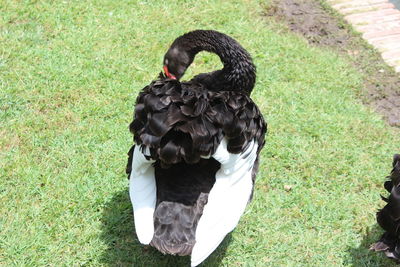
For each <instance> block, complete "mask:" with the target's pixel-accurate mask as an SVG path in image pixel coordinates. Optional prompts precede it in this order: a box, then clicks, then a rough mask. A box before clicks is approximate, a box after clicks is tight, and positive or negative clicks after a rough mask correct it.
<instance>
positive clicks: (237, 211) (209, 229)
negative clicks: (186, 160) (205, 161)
mask: <svg viewBox="0 0 400 267" xmlns="http://www.w3.org/2000/svg"><path fill="white" fill-rule="evenodd" d="M257 148H258V144H256V143H255V142H254V141H252V142H251V143H250V145H249V147H248V148H247V149H246V151H244V152H243V153H241V154H231V153H229V152H228V151H227V141H226V140H225V139H223V140H222V141H221V144H220V145H219V146H218V148H217V151H216V153H215V154H214V155H213V157H214V158H215V159H216V160H218V161H219V162H220V163H221V169H220V170H218V172H217V173H216V175H215V184H214V186H213V188H212V189H211V191H210V193H209V195H208V202H207V204H206V205H205V207H204V211H203V215H202V216H201V218H200V220H199V223H198V225H197V229H196V243H195V245H194V247H193V251H192V255H191V266H197V265H198V264H200V263H201V262H202V261H204V260H205V259H206V258H207V257H208V256H209V255H210V254H211V253H212V252H213V251H214V250H215V249H216V248H217V247H218V245H219V244H220V243H221V242H222V240H223V239H224V237H225V236H226V235H227V234H228V233H229V232H231V231H232V230H233V229H234V228H235V227H236V225H237V224H238V222H239V219H240V217H241V215H242V214H243V212H244V210H245V208H246V205H247V203H248V201H249V198H250V195H251V191H252V188H253V182H252V169H253V166H254V162H255V160H256V157H257Z"/></svg>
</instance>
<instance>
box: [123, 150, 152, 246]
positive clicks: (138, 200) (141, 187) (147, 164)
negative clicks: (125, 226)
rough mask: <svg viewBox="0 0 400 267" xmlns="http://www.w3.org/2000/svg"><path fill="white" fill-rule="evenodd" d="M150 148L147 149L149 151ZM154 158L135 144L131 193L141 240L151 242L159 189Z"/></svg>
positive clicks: (143, 242) (137, 232)
mask: <svg viewBox="0 0 400 267" xmlns="http://www.w3.org/2000/svg"><path fill="white" fill-rule="evenodd" d="M147 151H148V149H147V148H146V149H145V152H147ZM153 162H154V160H147V159H146V158H145V156H144V154H143V153H142V152H141V151H140V148H139V146H137V145H136V146H135V149H134V152H133V159H132V172H131V176H130V179H129V195H130V198H131V202H132V206H133V215H134V218H135V229H136V234H137V236H138V239H139V242H140V243H142V244H145V245H147V244H149V243H150V242H151V240H152V239H153V235H154V223H153V214H154V209H155V206H156V199H157V191H156V181H155V176H154V167H153V166H152V165H151V164H152V163H153Z"/></svg>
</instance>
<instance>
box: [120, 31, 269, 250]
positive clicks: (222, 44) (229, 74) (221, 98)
mask: <svg viewBox="0 0 400 267" xmlns="http://www.w3.org/2000/svg"><path fill="white" fill-rule="evenodd" d="M202 50H206V51H209V52H213V53H216V54H217V55H219V56H220V58H221V61H222V62H223V64H224V68H223V69H222V70H219V71H214V72H211V73H205V74H200V75H197V76H195V77H194V78H193V79H192V80H191V81H189V82H180V81H179V80H178V79H179V78H181V77H182V75H183V74H184V72H185V71H186V69H187V67H188V66H189V65H190V64H191V63H192V61H193V59H194V57H195V55H196V54H197V53H198V52H200V51H202ZM164 64H165V67H164V69H165V70H166V72H167V73H166V74H168V75H170V77H173V78H178V79H170V78H168V77H166V76H164V75H163V74H160V76H159V78H158V79H157V80H155V81H153V82H152V83H151V84H150V85H148V86H146V87H145V88H143V89H142V91H141V92H140V93H139V96H138V97H137V100H136V106H135V113H134V120H133V121H132V123H131V124H130V126H129V128H130V131H131V132H132V133H133V135H134V141H135V143H136V144H137V145H144V146H147V147H149V148H150V157H151V158H153V159H155V160H156V163H155V164H154V167H155V178H156V185H157V204H156V210H155V213H154V228H155V230H154V231H155V233H154V237H153V240H152V241H151V243H150V244H151V245H152V246H154V247H155V248H157V249H158V250H160V251H161V252H163V253H168V254H177V255H189V254H190V253H191V251H192V248H193V245H194V244H195V231H196V226H197V222H198V220H199V218H200V217H201V215H202V211H203V208H204V205H205V204H206V203H207V198H208V193H209V192H210V190H211V188H212V186H213V184H214V182H215V174H216V172H217V171H218V169H219V168H220V163H219V162H217V161H216V160H214V159H213V158H209V157H210V156H211V155H213V154H214V153H215V151H216V149H217V147H218V145H219V144H220V142H221V140H222V138H227V140H228V151H229V152H230V153H240V152H242V151H244V150H245V148H246V147H247V146H248V144H249V142H251V141H252V140H255V141H256V142H257V143H258V144H259V147H258V152H259V151H260V150H261V148H262V147H263V145H264V137H265V134H266V130H267V128H266V123H265V121H264V119H263V117H262V114H261V112H260V110H259V109H258V107H257V106H256V104H255V103H254V102H253V101H252V100H251V98H250V93H251V91H252V89H253V87H254V83H255V67H254V65H253V63H252V60H251V57H250V55H249V54H248V53H247V51H246V50H244V49H243V48H242V47H241V46H240V45H239V44H238V43H237V42H236V41H235V40H234V39H232V38H231V37H229V36H227V35H225V34H222V33H219V32H216V31H202V30H198V31H193V32H190V33H187V34H185V35H183V36H181V37H179V38H178V39H176V40H175V41H174V43H173V44H172V45H171V47H170V49H169V50H168V52H167V54H166V55H165V57H164ZM166 68H167V69H166ZM128 155H129V160H128V165H127V173H128V174H129V175H130V173H131V164H132V155H133V149H131V150H130V151H129V153H128ZM257 168H258V158H257V160H256V163H255V165H254V168H253V181H254V179H255V175H256V173H257Z"/></svg>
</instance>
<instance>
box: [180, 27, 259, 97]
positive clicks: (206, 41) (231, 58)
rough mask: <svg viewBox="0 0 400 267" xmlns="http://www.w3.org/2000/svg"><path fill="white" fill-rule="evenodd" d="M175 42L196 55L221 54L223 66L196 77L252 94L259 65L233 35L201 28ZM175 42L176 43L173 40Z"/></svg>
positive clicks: (218, 87) (220, 87) (211, 84)
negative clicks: (206, 53)
mask: <svg viewBox="0 0 400 267" xmlns="http://www.w3.org/2000/svg"><path fill="white" fill-rule="evenodd" d="M174 43H176V45H178V46H179V48H180V49H184V50H186V51H187V52H188V53H189V55H191V56H193V58H194V56H195V55H196V54H197V53H199V52H200V51H208V52H212V53H215V54H217V55H218V56H219V57H220V59H221V61H222V63H223V65H224V67H223V69H222V70H219V71H214V72H211V73H207V74H200V75H198V76H196V77H195V78H194V80H198V81H200V82H203V83H206V84H207V86H208V87H209V88H211V89H215V90H231V91H243V92H245V93H248V94H250V92H251V90H252V89H253V87H254V83H255V79H256V68H255V66H254V64H253V61H252V59H251V56H250V55H249V53H248V52H247V51H246V50H245V49H244V48H243V47H242V46H241V45H240V44H239V43H238V42H236V41H235V40H234V39H232V38H231V37H229V36H227V35H225V34H223V33H220V32H216V31H211V30H197V31H192V32H189V33H187V34H184V35H182V36H181V37H179V38H178V39H177V40H176V41H175V42H174ZM173 45H174V44H173Z"/></svg>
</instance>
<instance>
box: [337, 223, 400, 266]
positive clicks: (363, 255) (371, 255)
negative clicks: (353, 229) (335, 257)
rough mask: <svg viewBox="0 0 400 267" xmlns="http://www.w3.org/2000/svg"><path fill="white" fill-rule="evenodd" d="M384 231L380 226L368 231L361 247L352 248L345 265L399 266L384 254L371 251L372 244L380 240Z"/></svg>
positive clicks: (376, 225)
mask: <svg viewBox="0 0 400 267" xmlns="http://www.w3.org/2000/svg"><path fill="white" fill-rule="evenodd" d="M382 234H383V230H382V229H381V228H380V227H379V225H378V224H375V225H374V226H373V227H372V228H370V229H368V231H367V233H366V234H365V235H364V238H363V240H362V241H361V244H360V246H359V247H356V248H350V249H349V254H348V255H347V257H346V259H345V262H344V263H345V265H350V266H354V267H375V266H376V267H390V266H393V267H394V266H398V265H396V263H395V262H394V261H392V260H389V259H388V258H386V256H385V255H384V253H382V252H375V251H371V250H369V247H370V246H371V244H373V243H375V242H376V241H378V240H379V238H380V237H381V235H382Z"/></svg>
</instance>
